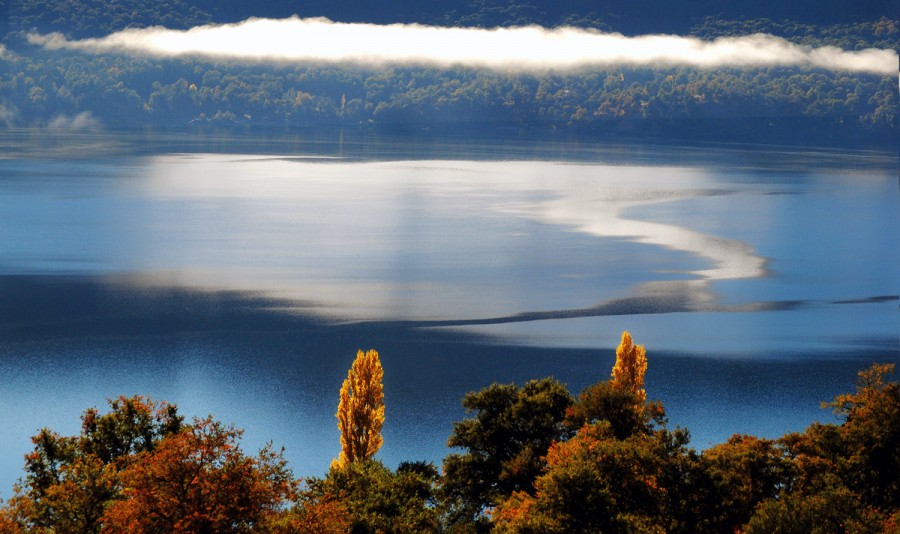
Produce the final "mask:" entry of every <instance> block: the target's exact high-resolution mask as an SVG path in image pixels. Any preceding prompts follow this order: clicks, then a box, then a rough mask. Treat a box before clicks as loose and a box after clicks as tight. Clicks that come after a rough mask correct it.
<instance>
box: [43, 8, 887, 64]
mask: <svg viewBox="0 0 900 534" xmlns="http://www.w3.org/2000/svg"><path fill="white" fill-rule="evenodd" d="M29 41H30V42H31V43H32V44H36V45H40V46H43V47H45V48H47V49H51V50H60V49H69V50H78V51H83V52H89V53H97V54H102V53H122V54H133V55H148V56H154V57H179V56H201V57H209V58H216V59H225V60H242V61H267V62H287V63H298V62H317V63H335V64H358V65H384V64H390V65H424V66H437V67H449V66H454V65H461V66H468V67H478V68H489V69H518V70H527V71H548V70H569V69H577V68H590V67H602V66H613V65H629V66H647V67H661V66H692V67H697V68H707V69H712V68H721V67H767V66H809V67H816V68H823V69H829V70H842V71H854V72H866V73H873V74H885V75H888V74H896V73H897V70H898V56H897V52H895V51H893V50H880V49H866V50H860V51H845V50H842V49H840V48H837V47H830V46H829V47H821V48H811V47H807V46H800V45H796V44H793V43H790V42H789V41H787V40H785V39H782V38H780V37H775V36H772V35H765V34H756V35H750V36H744V37H725V38H719V39H716V40H714V41H703V40H700V39H697V38H693V37H681V36H675V35H646V36H638V37H626V36H623V35H621V34H616V33H602V32H599V31H595V30H590V29H580V28H569V27H563V28H556V29H545V28H540V27H537V26H526V27H516V28H496V29H490V30H486V29H477V28H445V27H435V26H421V25H416V24H394V25H375V24H345V23H336V22H331V21H329V20H327V19H322V18H311V19H301V18H298V17H292V18H288V19H248V20H246V21H243V22H240V23H237V24H226V25H208V26H198V27H195V28H191V29H189V30H169V29H166V28H161V27H153V28H143V29H128V30H123V31H120V32H117V33H113V34H111V35H109V36H106V37H103V38H97V39H84V40H78V41H70V40H68V39H66V38H65V37H64V36H62V35H60V34H55V33H54V34H47V35H40V34H32V35H30V36H29Z"/></svg>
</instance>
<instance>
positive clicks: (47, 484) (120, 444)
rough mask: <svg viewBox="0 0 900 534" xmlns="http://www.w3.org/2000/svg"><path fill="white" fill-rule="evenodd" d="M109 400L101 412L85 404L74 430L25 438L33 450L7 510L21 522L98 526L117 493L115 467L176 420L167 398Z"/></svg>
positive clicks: (61, 527)
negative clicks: (161, 400) (164, 400)
mask: <svg viewBox="0 0 900 534" xmlns="http://www.w3.org/2000/svg"><path fill="white" fill-rule="evenodd" d="M109 406H110V411H109V412H108V413H106V414H103V415H100V413H99V412H98V410H97V409H96V408H90V409H88V410H86V411H85V412H84V415H82V418H81V421H82V425H81V433H80V434H79V435H77V436H61V435H59V434H57V433H56V432H53V431H52V430H50V429H46V428H45V429H42V430H41V431H40V432H38V434H37V435H35V436H34V437H32V438H31V441H32V443H34V450H33V451H32V452H30V453H28V454H27V455H26V456H25V473H26V475H25V478H24V480H23V481H22V482H21V483H20V484H18V485H17V486H16V488H15V490H14V492H15V494H14V496H13V498H12V499H10V502H9V510H8V514H9V515H11V516H13V517H15V518H16V520H17V521H18V522H19V524H20V525H22V526H23V527H24V528H26V529H27V530H40V529H51V530H53V531H57V532H67V531H70V532H99V530H100V526H101V517H102V515H103V512H104V510H105V508H106V506H107V504H108V503H109V502H110V501H112V500H113V499H116V498H118V497H119V495H120V489H119V484H118V473H119V471H120V470H122V469H124V468H125V467H127V466H128V465H129V463H130V462H131V461H132V460H133V457H134V455H135V454H138V453H141V452H146V451H152V450H153V449H154V448H155V447H156V446H157V445H158V444H159V442H160V441H161V440H162V439H164V438H165V437H166V436H168V435H170V434H172V433H175V432H178V431H179V430H180V429H181V426H182V421H183V418H182V417H181V416H180V415H178V411H177V408H176V407H175V405H172V404H166V403H155V402H153V401H152V400H150V399H147V398H144V397H140V396H135V397H119V398H117V399H112V400H110V401H109Z"/></svg>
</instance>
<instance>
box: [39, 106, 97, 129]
mask: <svg viewBox="0 0 900 534" xmlns="http://www.w3.org/2000/svg"><path fill="white" fill-rule="evenodd" d="M47 127H48V128H52V129H56V130H94V129H97V128H100V121H99V120H98V119H97V118H96V117H94V116H93V115H92V114H91V112H90V111H82V112H81V113H79V114H77V115H72V116H69V115H58V116H56V117H54V118H53V119H52V120H51V121H50V122H49V123H47Z"/></svg>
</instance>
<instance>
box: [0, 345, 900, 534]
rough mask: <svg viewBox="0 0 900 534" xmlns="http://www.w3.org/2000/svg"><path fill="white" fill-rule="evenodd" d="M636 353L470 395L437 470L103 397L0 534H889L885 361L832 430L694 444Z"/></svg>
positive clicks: (897, 503) (897, 443)
mask: <svg viewBox="0 0 900 534" xmlns="http://www.w3.org/2000/svg"><path fill="white" fill-rule="evenodd" d="M626 338H627V339H626ZM638 347H640V346H635V345H633V343H632V340H631V338H630V335H628V334H627V333H625V334H624V335H623V341H622V344H620V346H619V348H618V350H617V361H616V365H615V367H614V369H618V370H619V371H618V372H617V371H614V372H613V378H611V379H610V380H606V381H601V382H598V383H596V384H594V385H592V386H589V387H587V388H586V389H585V390H584V391H583V392H582V393H581V394H579V395H578V396H573V395H572V394H571V393H569V391H568V390H567V389H566V388H565V386H564V385H562V384H560V383H559V382H557V381H555V380H553V379H552V378H545V379H542V380H532V381H530V382H528V383H526V384H524V385H522V386H517V385H515V384H493V385H491V386H489V387H487V388H485V389H483V390H481V391H478V392H471V393H469V394H467V395H466V396H465V398H464V399H463V405H464V406H465V407H466V409H467V414H468V417H467V418H466V419H464V420H462V421H459V422H457V423H456V424H455V425H454V428H453V431H452V434H451V436H450V438H449V441H448V444H449V445H450V446H451V447H454V448H456V450H457V451H458V452H454V453H453V454H450V455H449V456H447V458H446V459H445V460H444V463H443V470H442V471H443V474H441V473H440V472H439V471H438V469H437V468H436V467H435V466H434V465H432V464H430V463H427V462H419V461H413V462H402V463H401V464H400V465H399V466H398V467H397V469H396V470H391V469H389V468H387V467H385V466H384V465H383V464H382V463H380V462H379V461H377V460H373V459H371V458H368V457H365V456H361V457H358V458H356V459H349V458H348V459H347V460H348V461H346V462H343V463H335V464H333V465H332V467H331V468H330V469H329V471H328V473H327V474H326V475H325V476H324V477H322V478H320V477H312V478H307V479H305V480H295V479H294V478H293V475H292V473H291V471H290V469H289V468H288V466H287V465H286V464H285V462H284V460H283V458H282V456H281V454H280V453H279V452H277V451H275V450H273V449H272V448H271V447H268V448H265V449H263V450H262V451H260V452H259V453H258V454H255V455H252V454H245V453H244V452H243V451H242V449H241V447H240V443H239V441H240V431H237V430H235V429H234V428H232V427H229V426H227V425H223V424H222V423H220V422H218V421H215V420H213V419H211V418H205V419H194V420H193V421H192V422H190V423H188V422H185V420H184V418H183V417H182V416H181V415H179V414H178V411H177V408H176V407H175V406H173V405H166V404H157V403H154V402H152V401H149V400H147V399H144V398H141V397H132V398H120V399H116V400H112V401H110V409H109V411H108V412H107V413H105V414H102V415H101V414H100V413H99V412H98V411H97V410H96V409H90V410H88V411H86V412H85V414H84V415H83V417H82V430H81V432H80V433H79V434H78V435H76V436H60V435H59V434H56V433H54V432H52V431H50V430H47V429H45V430H42V431H41V432H40V433H39V434H38V435H36V436H35V437H34V438H32V441H33V442H34V445H35V448H34V451H33V452H32V453H29V454H28V455H26V457H25V467H26V475H25V477H24V478H23V479H22V481H21V483H20V484H19V485H18V486H17V487H16V489H15V493H14V495H13V497H12V498H11V499H10V500H9V501H8V502H7V503H5V504H2V505H0V532H4V533H6V532H9V533H19V532H117V533H132V532H134V533H137V532H223V533H227V532H265V533H317V534H318V533H348V532H385V533H393V532H396V533H408V532H466V533H470V532H472V533H474V532H511V533H527V532H541V533H555V532H559V533H581V532H583V533H589V532H590V533H595V532H605V533H610V532H611V533H619V532H621V533H625V532H629V533H634V532H639V533H661V532H672V533H692V534H693V533H724V532H728V533H732V532H744V533H771V532H786V533H803V534H807V533H810V532H821V533H830V532H853V533H873V534H874V533H878V532H898V529H900V477H898V473H900V384H898V383H897V382H894V381H889V380H888V377H889V375H890V374H891V373H892V372H893V368H894V366H893V365H891V364H876V365H873V366H872V367H870V368H869V369H866V370H864V371H861V372H860V373H859V379H858V382H857V388H856V391H855V392H853V393H849V394H844V395H839V396H838V397H837V398H836V399H835V400H834V401H833V402H831V403H828V404H826V405H825V406H824V407H829V408H832V409H833V410H834V412H835V413H836V414H837V415H838V416H839V417H840V423H839V424H822V423H815V424H813V425H811V426H810V427H809V428H807V429H806V430H805V431H804V432H794V433H789V434H786V435H785V436H782V437H781V438H778V439H774V440H773V439H761V438H757V437H754V436H747V435H734V436H733V437H732V438H730V439H729V440H728V441H727V442H725V443H722V444H719V445H716V446H714V447H712V448H710V449H707V450H705V451H702V452H698V451H696V450H694V449H693V448H691V447H690V446H689V433H688V431H687V430H686V429H682V428H675V429H671V428H669V427H668V425H667V421H666V418H665V410H664V409H663V407H662V405H661V404H660V403H658V402H648V401H647V400H646V399H645V398H644V395H643V394H644V391H643V388H642V387H641V385H642V384H643V370H644V369H645V367H644V363H646V360H645V359H644V356H645V352H644V351H643V350H641V349H642V347H640V349H638ZM626 370H627V371H626ZM622 371H626V372H622ZM373 381H374V379H373ZM341 402H344V401H343V400H342V401H341ZM360 425H362V426H363V427H368V425H369V423H368V422H360Z"/></svg>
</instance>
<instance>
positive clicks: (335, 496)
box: [289, 460, 439, 534]
mask: <svg viewBox="0 0 900 534" xmlns="http://www.w3.org/2000/svg"><path fill="white" fill-rule="evenodd" d="M437 480H438V472H437V469H435V467H434V466H433V465H431V464H427V463H423V462H422V463H419V462H416V463H402V464H400V466H399V467H398V468H397V471H396V472H391V470H390V469H388V468H387V467H385V466H384V465H383V464H382V463H381V462H378V461H376V460H361V461H358V462H351V463H348V464H346V465H343V466H332V468H331V469H330V470H329V472H328V475H327V476H326V477H325V478H323V479H317V478H312V479H309V480H308V481H307V486H308V487H307V489H306V490H304V491H303V492H301V493H300V498H299V501H298V505H297V507H296V508H295V509H294V510H292V511H291V512H290V513H289V517H290V518H291V521H292V524H293V527H292V528H293V529H294V530H293V531H300V532H320V531H321V530H318V529H319V528H322V527H324V528H325V529H326V530H325V531H332V529H334V530H333V531H335V532H360V533H364V532H373V533H374V532H382V533H398V534H400V533H407V532H409V533H415V532H435V531H438V530H439V518H438V512H437V510H436V508H435V502H436V501H435V498H436V497H435V491H436V483H437ZM329 523H330V526H329ZM335 527H337V528H336V529H335Z"/></svg>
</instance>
